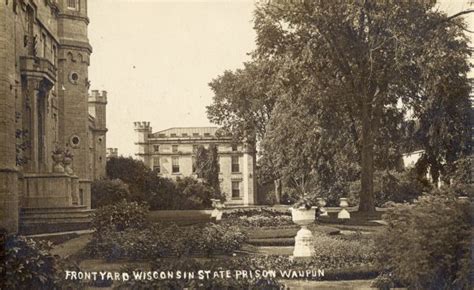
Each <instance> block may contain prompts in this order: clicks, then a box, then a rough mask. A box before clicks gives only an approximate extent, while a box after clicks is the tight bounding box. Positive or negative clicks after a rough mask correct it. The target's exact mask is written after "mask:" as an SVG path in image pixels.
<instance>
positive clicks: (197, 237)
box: [86, 224, 247, 260]
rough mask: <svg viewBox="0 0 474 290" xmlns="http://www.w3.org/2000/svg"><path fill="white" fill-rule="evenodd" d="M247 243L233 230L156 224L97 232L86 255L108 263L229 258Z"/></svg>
mask: <svg viewBox="0 0 474 290" xmlns="http://www.w3.org/2000/svg"><path fill="white" fill-rule="evenodd" d="M246 240H247V236H246V235H245V234H244V233H242V232H241V231H240V230H239V228H237V227H233V226H222V225H215V224H208V225H205V226H190V227H178V226H176V225H167V226H164V225H159V224H157V225H154V226H151V227H149V228H145V229H131V228H128V229H125V230H123V231H115V230H106V231H103V232H97V233H96V234H95V235H94V236H93V238H92V240H91V241H90V243H89V244H88V245H87V247H86V253H87V254H88V255H89V256H98V257H103V258H106V259H108V260H115V259H121V258H129V259H136V260H142V259H156V258H159V257H169V256H173V257H179V256H183V255H186V256H190V255H197V256H209V255H215V254H225V255H228V254H232V253H233V252H234V251H235V250H238V249H239V248H240V247H241V246H242V244H243V243H244V242H245V241H246Z"/></svg>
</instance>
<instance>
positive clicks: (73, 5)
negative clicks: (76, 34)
mask: <svg viewBox="0 0 474 290" xmlns="http://www.w3.org/2000/svg"><path fill="white" fill-rule="evenodd" d="M67 9H69V10H76V11H77V10H79V0H67Z"/></svg>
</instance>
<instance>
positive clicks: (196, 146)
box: [193, 145, 198, 153]
mask: <svg viewBox="0 0 474 290" xmlns="http://www.w3.org/2000/svg"><path fill="white" fill-rule="evenodd" d="M197 151H198V145H193V152H194V153H196V152H197Z"/></svg>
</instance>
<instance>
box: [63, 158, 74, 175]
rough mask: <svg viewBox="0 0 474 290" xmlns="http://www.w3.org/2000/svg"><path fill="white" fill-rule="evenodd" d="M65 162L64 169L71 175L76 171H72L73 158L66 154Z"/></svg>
mask: <svg viewBox="0 0 474 290" xmlns="http://www.w3.org/2000/svg"><path fill="white" fill-rule="evenodd" d="M63 163H64V171H65V172H66V173H67V174H69V175H73V174H74V172H73V171H72V158H71V157H67V156H65V157H64V160H63Z"/></svg>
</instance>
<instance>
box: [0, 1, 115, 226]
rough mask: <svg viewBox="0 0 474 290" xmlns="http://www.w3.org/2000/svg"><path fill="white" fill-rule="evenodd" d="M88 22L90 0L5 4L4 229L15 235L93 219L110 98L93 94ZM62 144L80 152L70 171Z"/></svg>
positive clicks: (1, 79) (0, 155) (1, 109)
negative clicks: (60, 152) (59, 152)
mask: <svg viewBox="0 0 474 290" xmlns="http://www.w3.org/2000/svg"><path fill="white" fill-rule="evenodd" d="M88 24H89V18H88V17H87V0H15V1H2V2H1V4H0V66H1V67H0V114H1V122H0V139H1V140H2V141H1V142H0V227H4V228H6V229H7V230H9V231H11V232H15V231H17V230H18V226H19V225H20V230H21V231H23V232H26V233H27V232H32V231H40V232H41V231H49V230H65V229H72V228H76V227H80V226H83V225H84V224H86V223H87V221H88V219H89V213H90V212H89V209H90V187H91V182H92V180H94V179H96V178H99V177H101V176H103V175H104V173H105V155H106V152H105V134H106V131H107V129H106V122H105V114H106V110H105V107H106V104H107V96H106V93H105V92H102V93H99V92H98V91H93V92H92V94H91V96H89V95H88V90H89V85H90V81H89V79H88V67H89V56H90V54H91V53H92V48H91V46H90V45H89V40H88V37H87V26H88ZM57 148H62V149H63V150H68V151H69V152H70V153H72V154H73V155H74V157H73V159H72V164H71V165H68V164H67V163H69V162H68V161H69V160H70V159H67V160H66V159H65V160H64V163H65V164H64V165H65V167H66V168H65V169H66V170H62V169H61V167H62V165H61V160H60V159H57V158H59V157H57V156H56V157H55V158H56V161H54V160H53V159H52V151H53V150H55V149H57ZM59 156H60V155H59ZM58 160H59V161H58ZM58 165H59V166H58Z"/></svg>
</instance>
